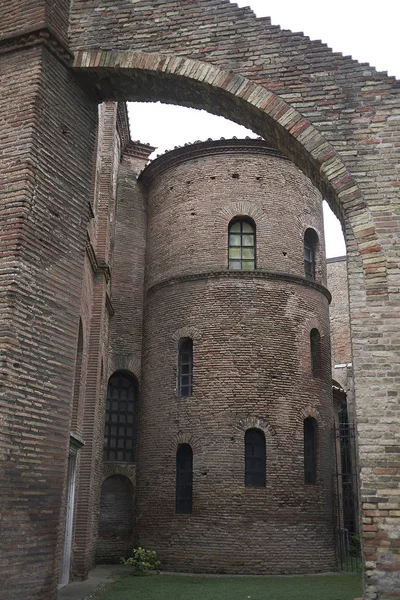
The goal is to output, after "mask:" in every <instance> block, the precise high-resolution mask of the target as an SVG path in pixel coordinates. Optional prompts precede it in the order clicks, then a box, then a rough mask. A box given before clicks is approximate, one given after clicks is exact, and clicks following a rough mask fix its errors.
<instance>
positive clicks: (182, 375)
mask: <svg viewBox="0 0 400 600" xmlns="http://www.w3.org/2000/svg"><path fill="white" fill-rule="evenodd" d="M178 391H179V395H180V396H191V395H192V391H193V340H191V339H190V338H184V339H182V340H180V342H179V354H178Z"/></svg>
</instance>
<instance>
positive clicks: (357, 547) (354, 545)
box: [349, 535, 361, 556]
mask: <svg viewBox="0 0 400 600" xmlns="http://www.w3.org/2000/svg"><path fill="white" fill-rule="evenodd" d="M349 545H350V556H359V555H360V553H361V541H360V536H359V535H352V536H351V537H350V544H349Z"/></svg>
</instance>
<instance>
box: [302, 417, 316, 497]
mask: <svg viewBox="0 0 400 600" xmlns="http://www.w3.org/2000/svg"><path fill="white" fill-rule="evenodd" d="M317 433H318V423H317V421H316V420H315V419H313V418H312V417H308V418H307V419H304V483H307V484H311V485H315V484H316V483H317Z"/></svg>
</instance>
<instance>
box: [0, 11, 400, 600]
mask: <svg viewBox="0 0 400 600" xmlns="http://www.w3.org/2000/svg"><path fill="white" fill-rule="evenodd" d="M344 17H345V16H344ZM0 86H1V90H2V93H1V94H0V181H1V185H0V199H1V222H0V226H1V230H0V231H1V236H0V260H1V269H2V270H1V274H2V281H1V290H0V291H1V293H0V303H1V311H0V318H1V357H2V360H1V370H2V371H1V402H2V413H1V419H0V433H1V445H0V469H1V481H2V485H1V486H0V506H1V509H0V512H1V521H0V526H1V536H0V543H1V553H2V560H1V562H0V575H1V577H2V586H1V587H0V598H2V600H10V599H12V600H13V599H16V598H21V597H26V598H30V599H31V600H54V598H55V595H56V586H57V581H58V578H59V573H60V562H62V564H63V568H62V577H63V578H64V579H63V580H65V579H66V578H67V576H68V571H69V567H68V564H67V563H68V557H69V556H70V552H69V548H70V546H71V545H73V549H74V552H73V556H72V559H73V564H72V570H73V572H74V573H76V574H78V575H79V574H82V575H84V574H85V573H86V572H87V570H88V568H89V567H90V566H91V565H92V564H93V561H94V555H95V547H96V540H97V539H98V532H99V531H100V533H101V535H100V538H99V539H100V540H103V541H105V542H107V543H108V542H109V541H110V532H112V531H118V536H117V537H118V538H119V539H122V538H123V536H124V535H125V536H126V535H127V533H126V531H124V532H122V531H121V529H118V528H117V529H116V527H117V525H118V522H119V521H118V519H116V522H114V523H113V522H111V521H109V520H107V519H100V520H99V514H101V509H102V510H103V513H104V511H105V512H107V507H108V506H109V505H110V502H112V494H111V493H110V490H109V488H108V485H106V486H104V488H103V490H101V488H100V486H101V485H102V482H103V481H106V480H107V479H109V478H110V477H111V476H114V477H115V478H116V479H114V480H113V481H114V482H115V486H113V489H114V490H118V493H117V492H115V493H117V495H118V497H119V498H120V502H119V503H118V506H119V507H120V508H119V511H118V514H119V515H120V516H121V515H125V517H126V519H124V522H127V523H128V524H129V522H130V521H129V519H130V516H129V515H131V514H132V512H131V511H132V510H133V507H134V505H138V503H140V502H145V500H144V498H145V496H144V495H143V494H144V493H145V492H144V491H143V488H142V487H141V486H142V483H143V481H144V480H143V478H142V473H141V472H140V471H139V472H138V474H137V478H136V476H135V466H134V464H135V463H133V462H131V463H130V465H131V466H130V467H129V468H127V467H125V468H124V469H122V467H121V465H120V464H118V465H116V464H115V461H108V462H104V460H103V458H104V457H103V447H102V446H103V440H104V436H103V433H104V416H105V414H106V403H105V398H106V396H107V387H108V382H109V378H110V376H111V375H112V374H113V373H121V371H122V372H129V373H132V374H135V375H136V379H134V378H133V379H132V378H131V379H129V381H128V382H127V381H126V380H125V388H124V389H125V393H126V395H127V396H129V397H130V398H132V397H133V398H134V397H135V393H137V390H138V389H139V391H140V389H141V388H140V386H139V385H138V384H141V383H142V382H141V381H139V380H138V378H139V375H137V374H138V373H142V374H143V377H144V374H145V371H146V368H147V366H146V365H147V363H146V360H147V357H149V360H150V359H151V360H154V354H153V351H154V348H153V346H152V345H151V344H150V342H148V341H147V340H148V338H146V340H145V343H144V345H143V347H148V354H144V355H143V357H142V356H140V355H139V353H138V352H137V348H138V346H139V345H140V343H141V341H140V336H139V335H138V332H139V329H138V327H139V324H140V323H141V322H142V321H143V318H142V314H141V312H140V311H141V308H140V305H138V304H137V303H133V301H132V302H131V303H130V300H129V299H128V296H127V295H124V293H123V290H124V289H125V288H131V289H133V290H136V294H137V296H138V297H139V296H140V297H141V294H142V293H146V295H148V290H147V288H143V287H142V285H141V281H143V273H141V272H140V269H143V268H144V264H145V261H142V260H141V256H143V253H144V252H145V241H147V240H145V239H144V237H143V235H144V233H143V232H144V230H143V224H144V219H145V215H146V212H145V210H144V206H145V205H144V202H145V199H144V198H145V196H144V195H143V194H144V192H143V190H142V189H141V188H139V187H136V186H135V185H133V183H132V181H131V178H130V177H129V175H128V173H129V171H130V163H132V165H133V167H132V168H134V169H136V172H137V173H138V172H139V171H140V170H141V168H142V166H143V164H144V162H145V156H146V153H148V152H149V148H146V147H144V146H143V145H142V144H132V143H130V142H129V139H128V137H127V131H128V128H127V123H126V119H125V117H124V114H123V111H120V114H119V115H117V108H116V105H115V104H112V103H114V102H120V101H130V100H132V101H135V100H145V101H163V102H170V103H175V104H182V105H184V106H191V107H194V108H202V109H205V110H208V111H210V112H212V113H214V114H218V115H222V116H225V117H227V118H228V119H231V120H234V121H236V122H238V123H241V124H242V125H245V126H247V127H250V128H251V129H252V130H253V131H255V132H256V133H257V134H259V135H260V136H262V138H264V139H266V140H268V143H269V144H270V145H271V146H272V147H273V148H276V149H277V150H279V152H281V153H282V155H284V156H285V157H286V159H289V160H290V161H291V163H293V165H296V167H298V168H299V169H300V170H301V171H302V173H304V174H305V175H306V176H307V177H308V178H309V180H310V181H312V182H313V184H314V185H315V186H316V188H318V189H319V191H320V192H321V194H322V196H323V197H324V198H325V199H326V200H327V201H328V203H329V204H330V206H331V208H332V210H333V211H334V212H335V213H336V215H337V216H338V217H339V218H340V219H341V221H342V224H343V226H344V229H345V232H346V245H347V257H348V258H347V262H348V285H349V288H348V289H349V309H350V326H351V334H352V336H351V339H352V360H349V361H348V362H352V365H353V367H352V369H353V376H354V377H353V381H354V395H355V402H354V404H353V406H354V412H355V414H356V421H357V449H358V458H359V466H360V476H361V495H360V508H361V511H360V514H361V517H362V540H363V557H364V583H365V585H364V592H363V594H364V600H389V599H391V600H392V599H393V598H398V597H399V589H400V562H399V553H398V546H399V535H400V523H399V514H400V494H399V484H400V453H399V443H400V420H399V412H398V398H399V383H400V377H399V357H400V353H399V343H398V339H399V314H400V313H399V306H400V299H399V296H400V295H399V266H398V265H399V257H400V249H399V223H400V218H399V210H398V206H399V181H400V175H399V150H400V147H399V131H400V120H399V110H400V96H399V91H400V88H399V85H398V82H397V81H396V80H395V78H393V77H388V75H387V74H386V73H379V72H377V71H376V70H375V69H374V68H373V67H371V66H370V65H367V64H359V63H357V61H354V60H352V59H351V58H350V57H346V56H342V55H341V54H340V53H336V52H335V53H334V52H332V51H331V50H330V49H329V48H327V47H326V46H325V45H324V44H322V43H321V42H318V41H312V40H310V39H309V38H307V37H306V36H304V35H302V34H300V33H293V32H291V31H286V30H282V29H280V28H279V27H278V26H275V25H272V24H271V21H270V19H268V18H263V19H257V18H256V17H255V15H254V14H253V13H252V11H251V10H250V9H248V8H239V7H238V6H237V5H235V4H234V3H232V2H229V1H228V0H190V2H187V0H181V1H180V0H178V1H175V0H174V1H173V2H171V1H170V0H154V1H149V0H135V1H134V2H131V1H127V0H107V1H105V0H85V1H84V2H83V1H80V0H72V1H71V0H59V1H57V2H53V1H51V0H36V1H35V2H34V3H32V1H31V0H3V1H2V2H1V3H0ZM101 102H107V104H105V105H103V106H102V108H101V111H102V116H101V119H100V123H101V126H100V127H99V128H97V124H98V105H99V103H101ZM110 103H111V104H110ZM115 121H117V132H116V129H115ZM96 144H97V148H98V151H97V152H96V151H95V146H96ZM93 156H96V157H97V161H96V166H95V169H94V168H93ZM121 156H122V162H121V163H120V160H121ZM117 167H118V170H119V176H118V177H116V175H117ZM94 173H96V177H94V176H93V174H94ZM166 176H167V173H166ZM187 181H190V179H189V178H188V179H187ZM242 181H243V180H242ZM117 182H118V185H117ZM240 182H241V178H240V177H239V180H238V181H237V182H236V183H238V184H240ZM141 185H144V184H141ZM154 185H156V183H155V184H154ZM130 193H132V197H133V198H134V201H135V203H136V204H137V207H138V210H137V221H135V222H134V223H133V224H132V231H134V232H135V239H136V242H137V244H136V246H135V248H133V247H132V246H130V244H128V243H126V244H125V247H124V249H125V252H117V251H116V249H115V251H114V244H117V243H118V239H120V240H124V236H125V240H126V241H129V242H130V238H129V226H128V224H129V219H128V218H127V219H126V221H125V222H118V221H117V222H116V219H115V217H116V214H115V209H116V201H117V196H118V195H120V197H119V198H118V206H122V205H123V204H124V201H123V195H124V194H128V195H129V194H130ZM239 216H240V215H239ZM191 217H192V215H191ZM194 217H195V215H193V218H194ZM254 220H255V219H254ZM141 224H142V225H141ZM168 224H169V225H171V227H172V225H173V223H168ZM118 229H119V234H118V235H115V231H116V230H118ZM241 233H244V232H243V231H242V232H241ZM256 233H257V230H256ZM232 234H237V232H236V233H235V232H234V231H232ZM121 243H123V242H121ZM258 243H259V239H257V244H258ZM189 247H190V246H189ZM85 248H86V251H85ZM167 250H168V252H167V256H168V253H169V251H170V250H171V249H170V248H168V249H167ZM288 254H289V253H288ZM261 257H262V256H261ZM134 258H135V260H133V259H134ZM225 259H226V255H225ZM118 260H121V261H126V264H128V263H129V262H130V264H135V265H137V269H138V270H137V271H135V270H133V271H129V270H128V271H127V277H126V279H125V280H121V281H120V282H119V283H118V286H119V292H118V293H116V294H115V298H116V299H115V301H114V292H115V291H116V290H117V283H116V281H115V277H114V275H115V273H116V272H117V271H118V269H117V268H116V267H117V266H118ZM145 260H147V259H145ZM157 260H159V263H160V264H165V257H159V258H158V259H157ZM210 260H211V255H210ZM225 266H226V265H225ZM293 268H294V266H293ZM155 270H156V271H157V269H155ZM267 270H268V269H267ZM171 277H172V275H171ZM176 277H178V275H177V276H176ZM185 277H187V276H186V275H185ZM256 279H257V278H256ZM261 279H262V278H260V280H259V279H257V282H256V284H254V285H257V286H260V288H261V287H262V285H264V284H265V285H267V283H268V285H272V282H271V281H270V280H268V279H266V281H267V283H265V282H264V280H262V281H261ZM212 281H213V285H216V284H217V281H216V278H214V279H213V280H212ZM232 281H234V283H233V284H232V286H231V287H232V289H230V292H231V293H232V294H233V290H234V289H235V286H236V287H237V281H236V279H234V277H233V278H232ZM229 282H231V279H230V278H227V279H226V280H224V285H226V286H227V287H229ZM175 283H176V285H178V282H175ZM175 283H174V286H175ZM248 283H249V282H248V280H247V279H246V286H247V284H248ZM157 285H159V284H157ZM185 285H187V286H188V287H190V285H193V286H194V285H195V283H194V282H192V281H190V276H189V277H188V280H187V281H186V283H185ZM198 285H199V286H200V284H198ZM201 285H203V284H201ZM249 285H250V284H249ZM275 285H278V284H277V282H275ZM174 286H172V285H171V287H170V288H168V289H167V287H165V289H163V290H161V287H162V286H159V288H157V287H156V286H155V287H154V288H153V290H152V292H151V293H152V298H150V297H149V298H148V301H149V302H151V301H154V300H153V299H154V298H156V297H157V295H162V294H163V293H165V294H167V293H171V294H172V292H173V289H177V287H174ZM182 286H183V284H182ZM304 287H306V286H304ZM172 288H173V289H172ZM299 288H300V286H298V287H296V290H297V291H298V289H299ZM307 289H308V288H307ZM117 298H121V300H120V302H121V304H123V303H125V306H118V300H117ZM124 298H125V299H124ZM188 306H189V304H188ZM195 308H196V307H193V310H194V309H195ZM157 314H158V318H159V319H160V316H159V313H157V311H156V310H155V312H154V318H155V319H156V317H157ZM121 315H124V316H123V317H121ZM118 319H119V327H120V331H122V332H123V333H124V336H125V339H126V341H125V342H124V344H125V346H124V347H120V346H119V345H118V339H117V337H116V335H115V331H113V328H114V324H115V323H117V322H118ZM145 322H147V318H146V319H145ZM167 325H168V326H169V327H172V324H171V323H169V324H168V323H167V322H165V327H167ZM163 326H164V323H163ZM316 328H317V327H316ZM175 331H178V327H177V328H176V330H175ZM134 332H135V333H134ZM148 333H149V332H148V331H147V330H146V331H145V335H146V336H147V335H148ZM189 333H190V332H187V337H190V336H189ZM185 335H186V334H185ZM124 336H122V337H124ZM129 336H131V337H130V338H129ZM128 338H129V339H128ZM202 339H203V338H201V340H202ZM201 340H196V339H193V351H195V349H196V345H197V347H198V348H200V345H201V343H202V341H201ZM178 341H179V340H178ZM146 344H147V346H146ZM132 348H134V349H133V350H132ZM186 355H187V353H186ZM193 356H194V358H195V354H193ZM335 356H338V354H335ZM152 357H153V358H152ZM142 359H143V364H142V365H141V361H142ZM341 360H342V359H341V358H340V361H341ZM344 363H345V359H344V360H343V363H342V362H336V359H335V365H340V364H344ZM346 364H347V363H346ZM159 366H160V368H166V365H164V364H163V363H162V364H160V365H159ZM346 369H347V367H346ZM193 373H194V375H195V374H196V363H194V370H193ZM147 377H149V375H147ZM334 379H336V381H337V382H338V383H339V381H338V379H337V378H336V377H334ZM341 381H342V380H341ZM195 382H196V380H195V379H194V380H193V395H194V394H195V393H196V391H195ZM113 384H115V385H113V386H111V387H113V389H115V390H118V389H120V388H122V387H123V385H122V383H121V382H120V380H119V379H115V381H114V382H113ZM343 386H344V383H343V382H342V384H341V386H340V385H339V386H338V389H339V391H341V390H340V387H343ZM139 403H140V399H139ZM112 412H113V411H112V409H111V412H110V418H111V421H112V414H111V413H112ZM139 413H140V410H139ZM134 418H135V414H134V411H133V412H132V411H131V413H130V414H129V413H127V414H126V419H127V421H128V420H129V419H132V421H133V422H134ZM304 418H307V416H306V415H305V416H304ZM314 418H315V417H314ZM128 424H129V423H127V424H126V426H128ZM145 425H146V427H147V431H148V435H149V436H150V435H151V427H152V426H153V425H154V427H155V425H156V424H153V425H152V424H151V423H150V422H146V423H145ZM250 429H260V430H262V424H260V425H259V426H258V427H255V424H254V423H253V425H251V426H250ZM71 431H72V433H71ZM154 431H155V430H154ZM109 433H110V436H112V435H113V431H112V429H111V426H110V432H109ZM242 433H243V432H242ZM224 435H225V434H224ZM268 435H269V434H268V433H265V437H266V441H267V446H266V449H267V454H266V490H267V491H268V485H271V483H272V479H271V477H272V475H273V469H272V470H271V463H270V462H269V460H270V458H271V456H270V454H268ZM110 436H109V437H110ZM138 440H139V441H138V447H137V449H134V448H133V449H129V448H128V449H127V448H124V449H123V450H124V451H125V450H132V452H134V451H136V452H137V455H136V456H137V461H138V464H139V459H140V456H141V454H140V453H141V443H140V438H138ZM177 441H178V440H177V439H175V442H174V443H175V445H174V448H176V444H177ZM291 442H293V443H294V440H291ZM143 443H144V444H145V440H144V441H143ZM157 443H161V442H159V441H158V442H157ZM182 444H187V445H190V446H191V448H192V451H193V466H194V467H195V466H196V454H197V457H198V456H199V455H200V450H201V448H199V447H197V446H195V444H194V443H193V444H191V443H190V442H189V441H188V440H186V441H185V440H182ZM171 452H172V450H171ZM148 458H149V460H153V459H152V456H151V455H149V457H148ZM180 458H181V459H182V464H183V463H184V460H186V463H185V464H187V460H188V455H186V457H185V456H182V457H180ZM117 462H120V461H117ZM111 463H113V464H111ZM320 464H322V463H320ZM153 468H154V469H155V466H154V462H153V466H152V469H153ZM194 471H195V469H194ZM194 471H193V472H194ZM227 473H229V469H227ZM77 475H78V477H77ZM211 475H212V473H210V476H211ZM269 475H270V476H271V477H270V478H269ZM207 477H208V475H206V476H204V478H205V479H204V485H206V482H207V481H208V480H207ZM136 480H137V488H134V489H133V492H134V494H136V493H137V498H136V497H135V502H133V500H132V498H133V496H132V493H131V492H132V486H133V483H132V482H135V481H136ZM310 489H311V488H310ZM113 493H114V492H113ZM141 498H142V500H141ZM136 500H137V502H136ZM195 501H196V497H195V495H193V507H195ZM73 505H75V510H76V512H75V519H73V512H72V511H71V510H70V508H71V507H72V506H73ZM95 506H98V510H93V507H95ZM99 511H100V513H99ZM235 514H236V515H238V513H237V512H236V513H235ZM182 516H183V517H184V518H185V517H186V515H182ZM116 517H118V515H116ZM99 521H100V522H99ZM131 522H132V524H133V520H132V521H131ZM66 523H68V524H69V525H68V526H67V527H65V524H66ZM303 524H304V523H303ZM294 526H295V527H300V526H301V523H300V520H298V521H297V522H296V523H294ZM140 527H141V525H140V520H139V522H138V526H137V530H136V533H137V534H138V535H139V534H140V535H142V533H140ZM65 531H66V532H67V535H66V536H65ZM64 540H66V542H65V541H64ZM114 541H115V540H114ZM125 541H126V543H127V544H128V542H129V540H127V539H126V540H125ZM125 541H124V543H125ZM110 551H111V550H110V546H109V547H108V548H107V544H106V543H104V544H102V543H101V542H100V543H99V544H98V547H97V552H98V556H99V557H101V554H102V553H103V557H105V556H106V554H107V553H109V552H110ZM62 554H63V556H64V557H65V558H64V559H63V560H61V558H62V557H61V555H62Z"/></svg>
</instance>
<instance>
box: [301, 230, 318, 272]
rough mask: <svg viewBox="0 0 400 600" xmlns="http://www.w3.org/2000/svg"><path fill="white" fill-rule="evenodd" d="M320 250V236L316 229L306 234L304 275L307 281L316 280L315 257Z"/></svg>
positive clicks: (307, 231)
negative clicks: (318, 249)
mask: <svg viewBox="0 0 400 600" xmlns="http://www.w3.org/2000/svg"><path fill="white" fill-rule="evenodd" d="M317 248H318V235H317V233H316V232H315V231H314V229H307V230H306V232H305V234H304V274H305V276H306V277H307V279H315V257H316V254H317Z"/></svg>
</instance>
